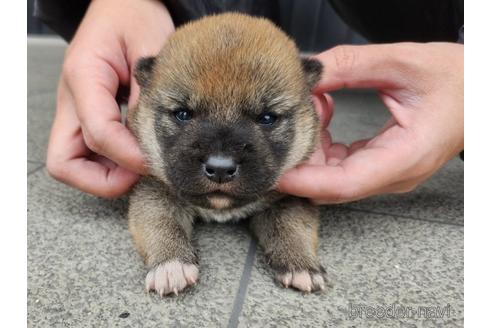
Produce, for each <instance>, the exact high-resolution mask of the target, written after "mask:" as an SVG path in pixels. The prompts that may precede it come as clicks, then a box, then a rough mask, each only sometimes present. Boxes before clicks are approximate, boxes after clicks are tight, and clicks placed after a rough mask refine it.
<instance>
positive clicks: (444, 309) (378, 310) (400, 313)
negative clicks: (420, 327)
mask: <svg viewBox="0 0 492 328" xmlns="http://www.w3.org/2000/svg"><path fill="white" fill-rule="evenodd" d="M451 310H452V309H451V305H450V304H447V305H446V306H440V305H436V306H403V305H399V304H396V303H394V304H392V305H377V306H370V305H363V304H352V303H349V307H348V311H347V312H348V316H349V318H350V319H352V320H353V319H356V318H361V319H383V318H385V319H388V318H389V319H397V318H418V319H439V318H444V317H447V318H449V317H450V316H451Z"/></svg>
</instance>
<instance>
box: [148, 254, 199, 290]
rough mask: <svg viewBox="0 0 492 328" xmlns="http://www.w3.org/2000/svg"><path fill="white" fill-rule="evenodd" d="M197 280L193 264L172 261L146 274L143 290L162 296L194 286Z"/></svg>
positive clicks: (196, 268) (195, 268) (195, 267)
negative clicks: (152, 291) (153, 291)
mask: <svg viewBox="0 0 492 328" xmlns="http://www.w3.org/2000/svg"><path fill="white" fill-rule="evenodd" d="M197 280H198V267H197V266H196V265H194V264H188V263H182V262H181V261H179V260H173V261H168V262H164V263H161V264H159V265H157V266H156V267H155V268H153V269H152V270H150V271H149V273H147V277H146V278H145V290H147V292H149V291H151V290H155V291H156V292H157V293H158V294H159V295H161V296H164V295H168V294H170V293H174V294H176V295H178V292H180V291H182V290H183V289H185V288H186V287H187V286H191V285H194V284H195V283H196V281H197Z"/></svg>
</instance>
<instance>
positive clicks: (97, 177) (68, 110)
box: [46, 81, 139, 197]
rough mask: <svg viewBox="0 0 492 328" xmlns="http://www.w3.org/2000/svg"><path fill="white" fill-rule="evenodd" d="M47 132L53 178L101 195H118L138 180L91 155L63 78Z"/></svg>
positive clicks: (48, 164) (131, 173)
mask: <svg viewBox="0 0 492 328" xmlns="http://www.w3.org/2000/svg"><path fill="white" fill-rule="evenodd" d="M51 131H52V132H51V136H50V141H49V146H48V156H47V163H46V164H47V168H48V172H49V173H50V174H51V175H52V176H53V177H54V178H56V179H57V180H60V181H62V182H64V183H66V184H68V185H71V186H73V187H76V188H78V189H80V190H82V191H85V192H89V193H91V194H94V195H97V196H101V197H116V196H120V195H122V194H124V193H125V192H127V191H128V190H129V189H130V188H131V186H132V185H133V184H135V182H136V181H137V180H138V178H139V176H138V175H137V174H135V173H133V172H131V171H128V170H126V169H124V168H122V167H120V166H117V165H116V164H114V163H113V164H112V165H110V164H109V160H107V159H102V158H101V157H99V156H94V155H91V151H90V150H89V149H88V148H87V147H86V145H85V143H84V140H83V136H82V131H81V127H80V123H79V122H78V117H77V115H76V113H75V106H74V102H73V99H72V97H71V95H70V93H69V92H68V91H67V88H66V86H65V85H63V81H62V82H61V84H60V87H59V91H58V101H57V113H56V116H55V120H54V122H53V127H52V130H51ZM89 158H91V159H92V160H89Z"/></svg>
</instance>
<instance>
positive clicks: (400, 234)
mask: <svg viewBox="0 0 492 328" xmlns="http://www.w3.org/2000/svg"><path fill="white" fill-rule="evenodd" d="M319 256H320V259H321V262H322V263H323V264H324V265H325V268H326V269H327V271H328V275H329V277H331V282H332V285H333V286H332V287H330V288H328V289H327V290H325V291H324V292H322V293H319V294H310V295H303V294H301V293H298V292H296V291H293V290H291V289H283V288H281V287H279V286H278V285H276V284H274V282H273V278H272V274H271V272H270V270H269V269H268V266H267V265H266V263H265V260H264V256H263V252H262V251H261V250H258V252H257V256H256V261H255V263H254V267H253V270H252V274H251V281H250V283H249V286H248V290H247V296H246V299H245V302H244V307H243V311H242V315H241V317H240V318H239V323H240V324H239V326H240V327H279V326H281V327H462V326H463V228H462V227H457V226H452V225H443V224H439V223H429V222H422V221H417V220H406V219H401V218H397V217H395V216H389V215H377V214H371V213H362V212H357V211H351V210H348V209H343V208H330V207H328V208H325V210H324V215H323V220H322V225H321V232H320V251H319ZM448 304H449V306H448ZM438 306H439V307H440V308H439V311H442V312H440V313H441V315H442V318H440V317H438V318H433V317H432V313H434V314H435V315H436V316H437V314H436V313H437V312H436V311H438V308H437V307H438ZM391 307H393V308H394V309H400V310H398V311H400V312H396V311H395V310H393V311H394V313H395V314H392V312H391V310H388V311H389V312H387V313H388V314H387V315H386V317H383V316H382V315H380V316H381V318H378V317H377V315H376V314H374V318H371V315H373V312H371V311H373V310H371V308H372V309H374V310H378V308H382V309H385V311H386V309H388V308H390V309H391ZM419 307H421V308H420V310H419ZM404 309H406V312H405V311H404ZM410 309H411V310H410ZM427 309H429V310H427ZM363 311H365V312H363ZM382 311H383V310H380V313H382ZM411 311H416V312H415V313H414V312H411ZM418 311H420V312H418ZM432 311H434V312H432ZM412 316H413V317H412ZM419 316H420V317H419Z"/></svg>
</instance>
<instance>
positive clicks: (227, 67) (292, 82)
mask: <svg viewBox="0 0 492 328" xmlns="http://www.w3.org/2000/svg"><path fill="white" fill-rule="evenodd" d="M151 73H152V75H151V78H148V79H146V78H145V76H144V75H143V76H137V78H139V81H141V82H144V84H145V86H143V87H142V86H141V94H140V99H139V103H138V107H137V108H136V109H135V110H134V111H133V112H132V113H131V115H130V117H129V120H130V126H131V128H132V130H133V131H134V132H135V134H136V136H137V138H138V140H139V143H140V145H141V147H142V150H143V152H144V154H145V157H146V161H147V164H148V166H149V168H150V172H151V175H152V177H148V178H144V179H142V180H141V181H140V182H139V184H138V186H137V187H136V188H135V190H134V193H133V195H132V196H131V199H130V209H129V228H130V232H131V234H132V236H133V239H134V242H135V244H136V247H137V250H138V251H139V253H140V254H141V255H142V256H143V257H144V259H145V262H146V264H147V265H148V266H150V267H152V268H153V269H152V270H154V271H151V272H150V273H149V276H148V282H147V286H148V288H149V289H155V290H157V289H158V288H156V287H155V286H166V287H165V288H164V287H162V288H161V290H158V292H159V293H161V294H167V293H168V292H170V291H174V292H175V293H177V292H178V291H180V290H181V289H183V288H185V287H186V286H187V285H190V282H188V283H186V282H185V280H186V279H184V278H183V277H182V276H179V277H177V278H176V279H177V280H176V281H179V283H177V284H176V285H173V286H171V287H169V286H168V285H166V284H165V282H164V281H159V279H164V278H159V277H167V278H166V279H173V275H175V273H173V272H175V271H176V270H175V268H176V267H181V266H183V267H186V266H188V265H192V266H194V265H196V264H197V258H196V255H195V252H194V250H193V247H192V245H191V242H190V240H191V232H192V224H193V220H194V219H195V218H196V217H199V218H202V219H204V220H206V221H209V220H214V221H218V222H225V221H229V220H239V219H244V218H247V217H251V228H252V230H253V232H254V233H255V235H256V236H257V237H258V240H259V244H260V245H261V246H262V247H263V248H264V249H265V252H266V254H267V256H268V258H269V262H270V263H271V265H272V267H273V269H274V270H275V271H276V273H277V279H278V280H279V281H281V282H282V281H283V282H287V283H286V285H288V286H292V287H295V288H298V289H301V290H303V291H308V292H309V291H312V290H317V289H322V288H323V286H324V278H323V273H324V270H323V268H322V267H321V265H320V264H319V262H318V259H317V256H316V251H317V246H318V239H317V232H318V225H319V223H318V211H317V208H316V207H314V206H313V205H311V204H310V203H309V202H308V201H306V200H302V199H299V198H295V197H285V196H284V195H281V194H279V193H278V192H276V191H275V190H274V185H272V186H271V188H270V189H269V190H266V191H265V193H264V194H261V195H257V198H256V199H254V200H253V201H251V202H249V203H247V204H245V205H241V206H237V207H232V205H233V200H232V199H230V198H227V197H221V196H219V197H217V196H210V197H208V198H207V200H208V205H209V207H207V208H205V207H200V206H201V205H200V206H197V205H190V204H184V203H183V202H182V201H181V200H180V199H179V197H178V195H176V191H175V190H173V189H172V188H171V186H170V183H169V181H168V180H169V179H168V176H167V172H168V170H169V169H170V167H168V163H167V161H166V160H165V158H164V156H172V155H173V154H169V153H166V150H165V149H161V145H160V144H159V138H158V136H157V132H156V126H157V127H158V128H159V129H163V130H165V131H169V132H174V131H179V130H177V129H179V127H177V125H176V124H174V123H170V120H169V119H168V118H166V117H163V116H162V115H163V114H157V112H156V107H157V106H162V107H164V108H166V109H168V110H176V109H179V107H178V106H179V105H178V104H179V103H182V102H183V101H184V100H183V97H184V95H187V96H188V97H189V98H187V99H185V100H186V103H187V105H188V106H189V107H190V108H194V109H195V110H196V112H197V115H200V114H203V115H205V113H200V112H199V109H198V108H202V109H200V110H204V111H205V110H206V111H207V113H206V115H207V118H208V119H210V120H212V121H215V122H220V124H227V125H230V126H234V124H235V123H236V120H238V119H239V117H241V115H240V114H242V113H239V112H238V111H239V110H238V108H244V107H247V108H248V109H249V110H250V111H255V110H257V111H261V110H262V108H265V107H275V110H276V111H277V112H278V113H280V115H281V114H282V113H288V114H291V115H293V116H294V122H293V125H294V137H293V141H292V144H291V145H289V149H288V153H287V155H286V157H285V159H284V160H283V162H281V163H274V160H273V159H272V158H273V157H272V158H267V159H265V165H266V166H271V167H275V168H276V167H278V171H279V172H276V173H282V172H284V171H285V170H287V169H289V168H291V167H293V166H295V165H297V164H299V163H300V162H301V161H302V160H305V159H306V158H307V157H308V156H309V154H311V152H312V151H313V148H314V145H315V144H316V141H317V136H318V133H319V124H318V121H317V117H316V114H315V112H314V110H313V106H312V103H311V100H310V96H309V88H310V85H311V84H312V82H311V79H308V78H307V77H306V75H305V71H304V68H303V66H302V64H301V61H300V58H299V53H298V50H297V48H296V46H295V44H294V42H293V41H292V40H291V39H290V38H289V37H287V36H286V35H285V34H284V33H283V32H282V31H281V30H280V29H278V28H277V27H275V26H274V25H273V24H272V23H271V22H269V21H267V20H265V19H260V18H252V17H249V16H246V15H241V14H223V15H217V16H212V17H207V18H204V19H201V20H198V21H195V22H192V23H189V24H186V25H184V26H182V27H180V28H179V29H178V30H177V31H176V33H174V34H173V35H172V36H171V37H170V38H169V40H168V42H167V43H166V45H165V46H164V47H163V49H162V51H161V52H160V53H159V55H158V56H157V57H156V59H155V64H154V65H153V66H152V71H151ZM137 74H139V72H137ZM142 74H143V73H142ZM203 108H204V109H203ZM293 109H295V111H293ZM248 114H249V115H252V116H254V115H255V114H256V115H259V114H260V112H257V113H256V112H253V113H248ZM255 129H256V130H257V131H255V132H258V131H261V130H260V129H261V127H259V126H255ZM289 129H290V126H289V125H287V123H286V121H280V123H279V126H278V127H276V129H275V130H273V131H272V132H271V138H272V139H275V140H282V139H283V138H284V136H285V131H287V130H289ZM172 135H173V136H174V134H172ZM258 135H261V134H260V133H258ZM185 138H186V137H185ZM289 140H290V139H289ZM255 146H256V147H257V148H259V149H260V150H261V151H263V152H267V151H269V148H268V147H267V146H265V145H263V144H261V143H258V144H255ZM275 164H280V165H276V166H275ZM203 185H204V188H205V189H206V188H208V189H210V192H212V191H213V192H217V191H221V192H234V190H235V189H237V188H238V186H237V185H236V184H234V181H233V182H230V183H224V184H221V185H220V186H217V184H214V183H209V182H204V183H203ZM169 263H171V264H169ZM156 268H163V269H159V270H164V271H165V272H166V274H156V273H155V272H157V271H156V270H157V269H156ZM169 268H172V269H169ZM196 270H197V269H196ZM178 271H179V270H178ZM149 286H150V287H149ZM175 287H176V288H177V289H176V290H174V288H175Z"/></svg>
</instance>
